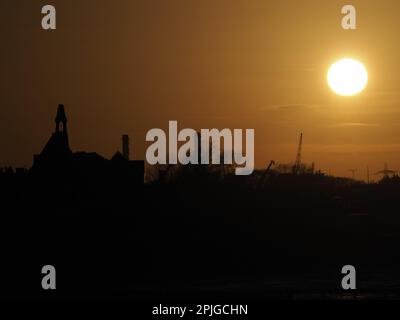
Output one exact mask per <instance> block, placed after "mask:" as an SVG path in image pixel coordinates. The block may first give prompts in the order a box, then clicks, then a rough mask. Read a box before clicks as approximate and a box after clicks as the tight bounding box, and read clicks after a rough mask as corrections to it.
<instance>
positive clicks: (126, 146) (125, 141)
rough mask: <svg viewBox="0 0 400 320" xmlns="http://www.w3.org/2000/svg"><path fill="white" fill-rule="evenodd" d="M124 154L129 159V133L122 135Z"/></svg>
mask: <svg viewBox="0 0 400 320" xmlns="http://www.w3.org/2000/svg"><path fill="white" fill-rule="evenodd" d="M122 155H123V156H124V158H125V159H126V160H129V136H128V135H127V134H124V135H123V136H122Z"/></svg>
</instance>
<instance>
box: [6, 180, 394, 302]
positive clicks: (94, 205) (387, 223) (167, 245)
mask: <svg viewBox="0 0 400 320" xmlns="http://www.w3.org/2000/svg"><path fill="white" fill-rule="evenodd" d="M0 179H1V180H0V181H1V182H0V188H1V189H0V198H1V199H0V201H1V204H2V205H1V218H0V247H1V248H0V250H1V255H2V262H1V267H0V271H1V273H0V277H1V280H0V282H1V286H0V295H1V296H2V297H3V298H19V297H26V298H43V297H44V298H46V297H49V294H48V292H44V291H43V290H42V289H41V279H42V275H41V268H42V266H43V265H46V264H51V265H54V266H55V267H56V270H57V290H56V292H55V293H52V297H60V298H63V297H70V298H72V297H75V298H76V297H78V298H83V299H86V298H127V299H130V298H135V299H153V298H155V297H164V298H165V297H167V298H174V297H176V298H190V297H192V296H196V297H202V296H204V297H208V298H210V297H215V298H218V297H222V298H249V299H269V298H271V299H353V298H357V299H368V298H372V299H398V298H400V251H399V250H398V248H399V245H400V217H399V212H400V210H399V209H400V208H399V207H400V202H399V201H398V199H399V196H398V195H399V191H400V183H398V181H397V179H395V178H393V179H386V180H385V181H384V182H382V183H379V184H371V185H367V184H363V183H355V182H351V181H347V180H341V179H335V178H331V177H326V176H324V175H298V176H295V175H276V176H271V177H270V178H269V179H268V181H267V182H266V183H265V184H264V185H263V186H261V187H257V188H256V187H255V186H254V185H255V183H254V181H252V180H251V179H250V178H243V177H236V176H228V177H225V178H224V179H221V178H217V177H213V176H202V177H201V178H199V177H198V176H192V175H186V176H185V178H181V179H177V180H176V181H173V182H169V183H154V184H150V185H144V186H127V185H123V186H119V185H112V186H110V185H107V186H106V187H105V186H104V185H102V184H101V183H100V184H99V183H96V184H95V185H93V184H92V183H91V182H90V181H79V182H77V181H71V180H68V178H67V177H64V178H61V179H60V178H59V177H57V179H55V178H54V177H47V178H46V179H44V178H43V177H34V176H32V175H30V174H25V175H23V176H19V177H18V176H16V175H12V176H11V175H10V176H6V175H3V176H2V177H1V178H0ZM347 264H351V265H354V266H355V267H356V269H357V284H358V290H357V292H356V293H351V294H348V293H344V292H343V291H341V290H340V282H341V278H342V275H341V268H342V266H344V265H347Z"/></svg>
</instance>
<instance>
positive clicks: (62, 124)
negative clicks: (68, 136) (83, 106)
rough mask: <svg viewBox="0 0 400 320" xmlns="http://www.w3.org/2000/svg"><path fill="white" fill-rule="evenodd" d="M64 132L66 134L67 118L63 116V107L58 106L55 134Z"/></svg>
mask: <svg viewBox="0 0 400 320" xmlns="http://www.w3.org/2000/svg"><path fill="white" fill-rule="evenodd" d="M57 132H65V133H67V116H66V115H65V110H64V105H63V104H59V105H58V109H57V116H56V133H57Z"/></svg>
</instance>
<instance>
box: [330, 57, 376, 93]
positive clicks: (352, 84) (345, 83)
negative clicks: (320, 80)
mask: <svg viewBox="0 0 400 320" xmlns="http://www.w3.org/2000/svg"><path fill="white" fill-rule="evenodd" d="M367 82H368V73H367V70H366V69H365V67H364V65H363V64H362V63H361V62H359V61H357V60H354V59H349V58H346V59H342V60H339V61H337V62H335V63H334V64H332V65H331V66H330V68H329V71H328V84H329V87H330V88H331V89H332V91H334V92H335V93H337V94H339V95H341V96H353V95H356V94H358V93H360V92H361V91H362V90H364V88H365V86H366V85H367Z"/></svg>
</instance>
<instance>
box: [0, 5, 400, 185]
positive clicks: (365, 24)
mask: <svg viewBox="0 0 400 320" xmlns="http://www.w3.org/2000/svg"><path fill="white" fill-rule="evenodd" d="M350 2H351V4H352V5H354V6H355V7H356V9H357V30H355V31H350V30H343V29H342V28H341V18H342V15H341V7H342V6H343V5H344V4H349V3H350ZM350 2H347V1H336V0H326V1H321V0H304V1H299V0H280V1H267V0H146V1H144V0H142V1H133V0H126V1H125V0H115V1H105V0H104V1H102V0H85V1H79V0H68V1H60V0H58V1H57V0H54V1H52V4H53V5H54V6H55V7H56V9H57V30H55V31H44V30H42V29H41V17H42V15H41V13H40V11H41V7H42V6H43V5H46V4H48V3H47V2H46V1H38V0H30V1H22V0H12V1H11V0H4V1H1V3H0V35H1V39H2V41H3V45H2V48H1V50H0V67H1V69H0V77H1V79H0V81H1V86H0V105H1V109H0V128H1V135H0V150H1V153H0V166H3V165H16V166H24V165H25V166H27V167H29V166H30V165H31V163H32V155H33V154H34V153H38V152H40V150H41V149H42V147H43V146H44V144H45V143H46V141H47V139H48V137H49V135H50V134H51V132H52V131H53V130H54V123H53V121H54V117H55V112H56V107H57V104H58V103H64V104H65V107H66V112H67V116H68V117H69V133H70V143H71V147H72V148H73V150H85V151H97V152H98V153H100V154H101V155H103V156H106V157H110V156H111V155H112V154H113V153H114V152H115V151H116V150H117V149H119V148H120V136H121V134H123V133H128V134H129V135H130V136H131V140H133V145H132V148H133V150H134V151H133V152H134V157H135V158H142V159H143V158H144V155H145V153H144V151H145V147H146V144H145V134H146V132H147V131H148V130H149V129H151V128H156V127H161V128H167V125H168V121H169V120H178V125H179V127H180V128H184V127H190V128H194V129H200V128H213V127H217V128H220V129H222V128H225V127H228V128H242V129H245V128H254V129H255V152H256V153H255V160H256V166H257V167H262V166H264V165H266V164H267V163H268V162H269V160H270V159H273V160H275V161H277V162H288V161H294V159H295V156H296V144H297V142H298V136H299V134H300V132H304V147H303V158H304V160H305V161H307V162H312V161H315V163H316V167H317V168H321V169H322V170H324V171H326V172H331V173H332V174H335V175H340V176H351V173H350V172H349V171H348V169H350V168H358V169H359V173H358V177H359V178H365V177H366V167H367V166H369V167H370V168H371V172H375V171H378V170H379V169H381V168H383V164H384V162H388V163H389V167H391V168H393V169H400V110H399V107H400V81H398V77H399V71H400V58H399V57H400V55H399V51H400V48H399V43H400V41H399V30H400V19H399V15H400V2H399V1H397V0H390V1H389V0H380V1H378V0H362V1H361V0H360V1H350ZM345 56H348V57H352V58H356V59H359V60H360V61H362V62H363V63H364V64H365V66H366V68H367V70H368V73H369V83H368V86H367V88H366V89H365V90H364V91H363V92H362V93H361V94H359V95H358V96H354V97H340V96H337V95H335V94H334V93H332V92H331V91H330V89H329V88H328V86H327V84H326V72H327V69H328V68H329V65H330V64H331V63H333V62H335V61H336V60H338V59H340V58H342V57H345Z"/></svg>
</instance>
